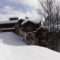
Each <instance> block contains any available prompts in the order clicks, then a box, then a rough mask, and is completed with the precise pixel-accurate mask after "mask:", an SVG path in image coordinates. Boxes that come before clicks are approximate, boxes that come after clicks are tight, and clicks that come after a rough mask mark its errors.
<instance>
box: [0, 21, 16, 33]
mask: <svg viewBox="0 0 60 60" xmlns="http://www.w3.org/2000/svg"><path fill="white" fill-rule="evenodd" d="M16 23H17V21H3V22H2V21H1V22H0V32H5V31H14V30H15V24H16Z"/></svg>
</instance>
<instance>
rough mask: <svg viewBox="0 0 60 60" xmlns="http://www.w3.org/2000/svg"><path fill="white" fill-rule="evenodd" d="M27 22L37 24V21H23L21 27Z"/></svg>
mask: <svg viewBox="0 0 60 60" xmlns="http://www.w3.org/2000/svg"><path fill="white" fill-rule="evenodd" d="M27 22H31V23H34V24H38V22H37V21H33V20H24V21H23V22H22V23H21V24H22V25H23V24H25V23H27Z"/></svg>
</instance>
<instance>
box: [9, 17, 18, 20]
mask: <svg viewBox="0 0 60 60" xmlns="http://www.w3.org/2000/svg"><path fill="white" fill-rule="evenodd" d="M9 20H18V17H11V18H9Z"/></svg>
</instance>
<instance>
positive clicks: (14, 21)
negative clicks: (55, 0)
mask: <svg viewBox="0 0 60 60" xmlns="http://www.w3.org/2000/svg"><path fill="white" fill-rule="evenodd" d="M17 22H18V20H13V21H0V24H8V23H17Z"/></svg>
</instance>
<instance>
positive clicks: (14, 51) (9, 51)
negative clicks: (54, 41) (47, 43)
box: [0, 32, 60, 60]
mask: <svg viewBox="0 0 60 60" xmlns="http://www.w3.org/2000/svg"><path fill="white" fill-rule="evenodd" d="M7 43H8V44H7ZM17 44H18V45H17ZM0 60H60V53H58V52H55V51H52V50H49V49H48V48H44V47H40V46H34V45H31V46H27V45H26V44H25V43H24V42H23V41H22V38H21V37H20V36H17V35H16V34H15V33H13V32H6V33H0Z"/></svg>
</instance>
